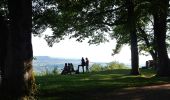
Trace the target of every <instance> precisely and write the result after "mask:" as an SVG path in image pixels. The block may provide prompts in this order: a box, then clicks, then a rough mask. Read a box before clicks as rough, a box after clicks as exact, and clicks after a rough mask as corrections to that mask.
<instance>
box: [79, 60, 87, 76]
mask: <svg viewBox="0 0 170 100" xmlns="http://www.w3.org/2000/svg"><path fill="white" fill-rule="evenodd" d="M80 66H82V69H83V73H84V66H86V63H85V60H84V58H83V57H82V58H81V65H78V72H79V67H80Z"/></svg>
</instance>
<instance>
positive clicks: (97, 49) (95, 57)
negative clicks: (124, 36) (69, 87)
mask: <svg viewBox="0 0 170 100" xmlns="http://www.w3.org/2000/svg"><path fill="white" fill-rule="evenodd" d="M48 32H49V31H48ZM32 43H33V51H34V56H50V57H62V58H76V59H81V57H88V58H89V60H90V61H93V62H111V61H118V62H121V63H125V64H130V62H131V61H130V60H131V58H130V54H131V53H130V47H129V46H125V47H123V49H122V50H121V52H120V54H118V55H115V56H114V57H113V56H112V55H111V54H112V49H113V48H114V47H115V41H113V40H112V41H110V42H107V43H102V44H100V45H98V46H96V45H89V44H88V43H87V41H84V42H82V43H79V42H77V41H75V39H65V40H63V41H61V42H59V43H55V44H54V45H53V47H48V45H47V43H46V41H45V40H44V39H43V37H42V38H39V37H33V39H32ZM139 59H140V65H141V64H144V63H145V61H146V60H148V59H151V58H150V57H145V56H140V58H139Z"/></svg>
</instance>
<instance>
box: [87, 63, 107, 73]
mask: <svg viewBox="0 0 170 100" xmlns="http://www.w3.org/2000/svg"><path fill="white" fill-rule="evenodd" d="M103 69H104V68H103V66H102V65H100V64H93V65H92V66H91V67H90V71H91V72H99V71H103Z"/></svg>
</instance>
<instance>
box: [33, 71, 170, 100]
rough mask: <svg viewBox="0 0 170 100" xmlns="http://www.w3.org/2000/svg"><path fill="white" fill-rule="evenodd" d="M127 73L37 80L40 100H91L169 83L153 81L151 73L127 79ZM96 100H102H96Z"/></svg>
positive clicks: (49, 76)
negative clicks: (141, 87)
mask: <svg viewBox="0 0 170 100" xmlns="http://www.w3.org/2000/svg"><path fill="white" fill-rule="evenodd" d="M129 73H130V70H129V69H115V70H112V71H102V72H93V73H85V74H74V75H44V76H36V82H37V85H38V90H39V91H38V92H39V95H38V98H39V100H94V98H96V97H98V96H99V95H106V94H107V93H109V92H111V91H112V92H113V91H115V92H116V90H118V89H122V88H125V87H136V86H145V85H153V84H163V83H169V82H170V78H168V77H155V76H154V75H155V72H154V71H153V70H151V69H142V70H141V73H142V74H141V75H138V76H132V75H129ZM95 100H102V99H100V98H97V99H95Z"/></svg>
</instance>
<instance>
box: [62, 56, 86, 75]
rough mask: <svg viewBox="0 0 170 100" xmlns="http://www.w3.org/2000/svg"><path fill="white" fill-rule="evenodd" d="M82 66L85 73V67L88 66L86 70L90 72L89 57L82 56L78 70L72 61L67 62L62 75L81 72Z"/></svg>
mask: <svg viewBox="0 0 170 100" xmlns="http://www.w3.org/2000/svg"><path fill="white" fill-rule="evenodd" d="M80 66H81V67H82V70H83V73H84V67H86V72H89V59H88V58H87V57H86V58H85V59H84V57H82V59H81V64H80V65H78V68H77V70H74V66H73V64H72V63H65V65H64V69H63V70H62V72H61V74H62V75H65V74H71V73H72V72H75V73H76V74H79V69H80Z"/></svg>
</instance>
